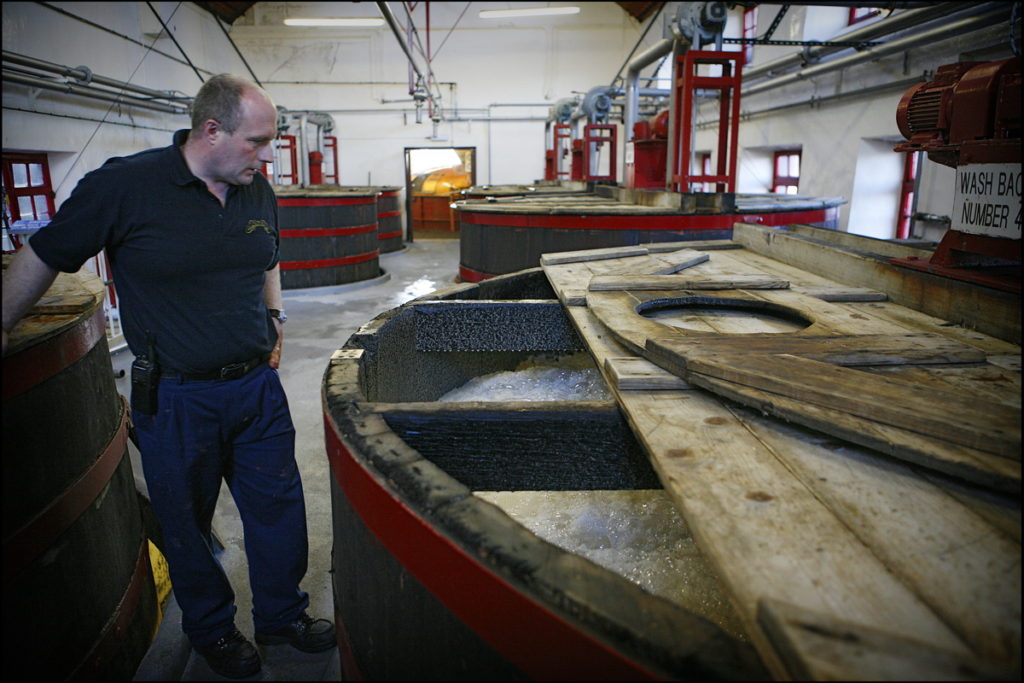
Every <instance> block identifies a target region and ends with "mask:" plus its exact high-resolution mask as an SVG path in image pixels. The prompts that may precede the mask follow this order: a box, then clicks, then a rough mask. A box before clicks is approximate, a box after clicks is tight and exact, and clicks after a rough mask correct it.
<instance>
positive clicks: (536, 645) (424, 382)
mask: <svg viewBox="0 0 1024 683" xmlns="http://www.w3.org/2000/svg"><path fill="white" fill-rule="evenodd" d="M581 348H582V344H581V341H580V339H579V338H578V336H577V333H576V332H575V329H574V326H573V325H572V323H571V322H570V321H569V319H568V317H567V316H566V315H565V313H564V309H563V307H562V306H561V304H560V303H559V302H558V301H557V299H556V298H555V295H554V293H553V291H552V290H551V287H550V285H549V284H548V283H547V280H546V278H545V276H544V274H543V272H542V271H541V270H540V269H539V268H535V269H532V270H526V271H521V272H519V273H515V274H511V275H505V276H499V277H495V278H491V279H488V280H486V281H484V282H480V283H477V284H462V285H458V286H456V287H452V288H449V289H447V290H444V291H442V292H438V293H436V294H433V295H429V296H427V297H422V298H420V299H416V300H414V301H412V302H409V303H407V304H404V305H403V306H400V307H398V308H396V309H392V310H390V311H386V312H384V313H382V314H380V315H379V316H377V317H376V318H374V319H373V320H372V321H370V322H369V323H367V324H366V325H364V326H363V327H361V328H360V330H359V331H358V332H357V333H356V334H354V335H353V336H352V337H350V338H349V339H348V341H346V343H345V344H344V345H343V346H342V347H341V348H340V349H338V350H337V351H336V352H335V353H334V355H333V357H332V358H331V359H330V361H329V365H328V367H327V369H326V372H325V374H324V379H323V385H322V391H321V396H322V402H323V410H324V425H325V445H326V450H327V454H328V460H329V462H330V469H331V500H332V515H333V521H332V526H333V543H334V550H333V553H332V577H333V578H332V582H333V590H334V606H335V620H336V624H337V627H338V628H337V633H338V645H339V651H340V653H341V663H342V677H343V678H344V679H345V680H354V679H366V680H425V679H430V680H524V679H538V680H553V679H570V678H571V679H577V680H635V679H658V678H667V679H683V678H686V679H690V678H697V677H700V678H711V679H722V678H735V679H740V680H754V679H765V678H766V676H767V674H766V672H765V670H764V668H763V665H762V664H761V662H760V659H759V658H758V657H757V655H756V653H755V652H754V650H753V647H752V645H751V644H750V642H749V640H747V639H745V638H744V637H742V636H741V635H737V634H736V633H734V632H732V631H730V630H728V629H726V628H724V627H722V626H721V625H719V624H718V623H716V622H715V621H713V620H712V619H710V618H709V617H708V616H707V615H706V614H703V613H701V612H699V611H695V610H693V609H690V608H688V607H684V606H681V605H680V604H677V603H676V602H672V601H670V600H668V599H665V598H664V597H661V596H658V595H654V594H652V593H650V592H648V591H646V590H644V589H642V588H641V587H640V586H639V585H637V584H635V583H633V582H632V581H630V580H628V579H626V578H624V577H623V576H621V575H620V574H618V573H616V572H613V571H611V570H609V569H606V568H605V567H603V566H600V565H598V564H595V563H594V562H591V561H589V560H588V559H585V558H584V557H582V556H580V555H578V554H575V553H573V552H570V551H568V550H563V549H562V548H560V547H558V546H556V545H554V544H552V543H549V542H547V541H545V540H543V539H542V538H541V537H540V536H538V535H536V534H534V533H533V532H531V531H529V530H528V529H527V528H526V527H525V526H524V525H523V524H520V523H519V522H518V521H516V520H515V519H513V518H512V517H511V516H509V514H506V513H505V512H504V511H503V510H502V509H501V508H500V507H498V506H497V505H495V504H492V503H491V502H490V501H489V500H488V499H487V497H486V495H485V494H487V493H488V492H495V491H498V492H505V491H511V492H521V491H525V492H531V491H541V492H549V491H555V492H559V491H561V492H589V491H591V490H598V491H602V490H604V491H617V490H625V491H649V490H651V489H658V488H660V483H659V480H658V478H657V475H656V474H655V473H654V471H653V469H652V468H651V466H650V464H649V462H648V461H647V458H646V456H645V455H644V452H643V449H642V448H641V447H640V446H639V444H638V443H637V442H636V440H635V437H634V436H633V434H632V431H631V430H630V428H629V426H628V424H627V423H626V422H625V420H624V418H623V416H622V414H621V413H620V412H619V410H618V409H617V406H616V404H615V402H614V400H610V399H609V400H598V401H558V400H556V401H550V402H540V403H521V402H520V403H479V402H470V403H464V404H458V403H446V402H444V401H439V400H438V399H439V397H441V396H442V395H444V394H445V393H446V392H448V391H449V390H451V389H453V388H456V387H460V386H461V385H463V384H464V383H466V382H467V381H468V380H470V379H472V378H475V377H478V376H481V375H485V374H487V373H491V372H496V371H503V370H511V369H514V368H517V367H518V366H519V365H520V363H523V362H524V361H527V360H528V359H530V358H531V357H533V356H534V355H536V354H541V355H543V354H555V355H558V354H572V353H576V352H578V351H579V350H580V349H581Z"/></svg>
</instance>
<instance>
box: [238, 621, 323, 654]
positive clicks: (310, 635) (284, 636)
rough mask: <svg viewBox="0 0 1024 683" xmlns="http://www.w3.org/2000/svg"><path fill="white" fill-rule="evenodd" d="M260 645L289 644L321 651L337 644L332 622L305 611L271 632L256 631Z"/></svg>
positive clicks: (305, 649)
mask: <svg viewBox="0 0 1024 683" xmlns="http://www.w3.org/2000/svg"><path fill="white" fill-rule="evenodd" d="M256 642H257V643H259V644H260V645H291V646H292V647H294V648H295V649H296V650H301V651H303V652H323V651H324V650H330V649H331V648H332V647H334V646H335V645H337V642H336V640H335V637H334V624H332V623H331V622H330V621H328V620H327V619H314V618H313V617H311V616H309V615H308V614H306V613H305V612H303V613H302V614H300V615H299V616H298V617H296V619H295V621H293V622H292V623H290V624H288V625H287V626H285V627H284V628H280V629H278V630H276V631H273V632H272V633H259V632H257V633H256Z"/></svg>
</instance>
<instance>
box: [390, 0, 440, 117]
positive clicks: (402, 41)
mask: <svg viewBox="0 0 1024 683" xmlns="http://www.w3.org/2000/svg"><path fill="white" fill-rule="evenodd" d="M377 7H378V8H379V9H380V12H381V14H383V15H384V19H385V20H386V21H387V22H388V26H390V27H391V32H392V33H394V34H395V39H396V40H398V44H399V46H401V48H402V52H404V53H405V56H406V58H407V59H408V60H409V64H410V66H412V68H413V71H415V72H416V75H417V76H419V77H420V81H421V82H423V83H424V84H426V83H427V79H426V78H425V77H424V76H423V72H422V71H420V67H419V66H418V65H417V64H416V60H415V59H413V56H412V51H411V50H410V49H409V46H408V45H406V43H405V38H403V37H402V32H401V30H400V28H399V26H398V20H397V19H395V15H394V13H393V12H392V11H391V8H390V7H388V3H386V2H378V3H377ZM427 97H428V98H431V100H432V99H433V95H431V93H430V91H429V90H428V91H427Z"/></svg>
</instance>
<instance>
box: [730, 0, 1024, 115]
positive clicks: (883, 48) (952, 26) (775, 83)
mask: <svg viewBox="0 0 1024 683" xmlns="http://www.w3.org/2000/svg"><path fill="white" fill-rule="evenodd" d="M1009 13H1010V5H1009V4H1007V5H1004V6H996V7H995V8H993V9H990V11H988V12H986V13H985V14H980V15H977V16H973V17H966V18H964V19H960V20H959V21H955V22H953V23H945V22H944V23H942V24H941V25H939V26H936V27H934V28H932V29H929V30H927V31H922V32H920V33H915V34H914V35H911V36H907V37H905V38H899V39H897V40H892V41H889V42H888V43H884V44H882V45H876V46H875V47H872V48H868V49H865V50H863V51H862V52H857V53H855V54H852V55H847V56H846V57H840V58H839V59H834V60H832V61H830V62H825V63H823V64H816V65H814V66H808V67H806V68H804V69H801V70H800V71H797V72H795V73H791V74H787V75H785V76H779V77H778V78H774V79H772V80H770V81H764V82H762V83H757V84H755V85H752V86H750V87H749V88H744V89H743V91H742V95H743V97H749V96H751V95H757V94H759V93H762V92H765V91H767V90H771V89H773V88H778V87H781V86H784V85H789V84H791V83H795V82H797V81H801V80H804V79H807V78H812V77H814V76H818V75H821V74H823V73H827V72H829V71H835V70H836V69H844V68H846V67H849V66H853V65H855V64H860V63H861V62H866V61H869V60H872V59H879V58H881V57H885V56H886V55H889V54H892V53H894V52H900V51H902V50H908V49H910V48H912V47H916V46H918V45H922V44H925V43H934V42H938V41H941V40H944V39H947V38H951V37H959V36H961V35H963V34H964V33H967V32H970V31H976V30H978V29H981V28H985V27H986V26H990V25H992V24H994V23H996V21H998V19H999V18H1000V17H1002V16H1003V15H1005V16H1009ZM1004 18H1005V17H1004Z"/></svg>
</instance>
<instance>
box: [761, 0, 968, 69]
mask: <svg viewBox="0 0 1024 683" xmlns="http://www.w3.org/2000/svg"><path fill="white" fill-rule="evenodd" d="M982 9H984V4H978V3H973V2H939V3H935V4H934V5H932V6H930V7H921V8H918V9H912V10H908V11H906V12H901V13H900V14H897V15H895V16H892V17H888V18H886V19H884V20H882V21H878V22H875V23H873V24H869V25H867V26H864V27H862V28H859V29H857V30H855V31H851V32H849V33H847V34H844V35H843V36H842V40H843V42H851V43H852V42H860V41H864V42H867V41H871V40H874V39H876V38H881V37H882V36H887V35H891V34H893V33H896V32H897V31H902V30H904V29H908V28H912V27H914V26H917V25H919V24H923V23H926V22H929V21H933V20H935V19H939V18H941V17H943V16H945V15H947V14H952V13H954V12H963V11H970V12H971V14H976V13H977V12H978V11H980V10H982ZM851 49H853V48H849V47H843V46H839V45H822V46H820V47H813V48H810V49H808V50H807V52H806V54H804V53H803V52H794V53H792V54H789V55H785V56H783V57H779V58H778V59H774V60H772V61H770V62H768V63H767V64H761V65H759V66H754V67H750V68H749V69H748V68H744V69H743V83H744V84H748V83H752V82H753V81H756V80H759V79H761V78H766V77H769V78H770V77H772V76H774V75H777V74H779V72H782V71H788V70H790V69H793V68H795V67H799V66H800V65H802V64H803V63H804V62H805V61H810V62H817V61H818V60H820V59H821V58H822V57H826V56H828V55H831V54H835V53H836V52H841V51H843V50H851Z"/></svg>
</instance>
